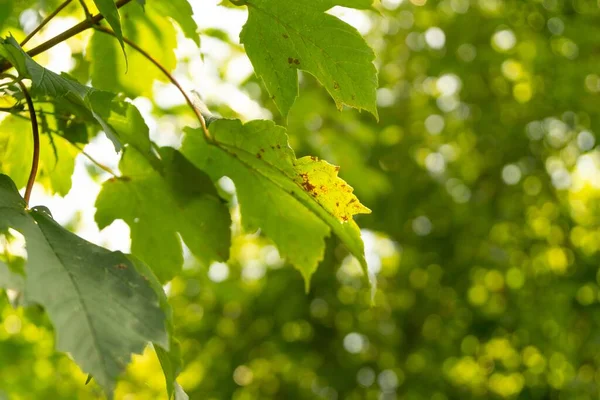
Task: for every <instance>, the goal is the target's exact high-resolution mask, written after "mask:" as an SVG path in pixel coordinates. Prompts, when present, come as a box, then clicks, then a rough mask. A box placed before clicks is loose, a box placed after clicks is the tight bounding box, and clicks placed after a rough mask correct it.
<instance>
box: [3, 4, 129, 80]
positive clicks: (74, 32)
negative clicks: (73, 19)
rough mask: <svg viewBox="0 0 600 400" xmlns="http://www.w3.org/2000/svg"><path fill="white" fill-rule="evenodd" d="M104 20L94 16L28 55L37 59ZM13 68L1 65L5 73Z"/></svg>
mask: <svg viewBox="0 0 600 400" xmlns="http://www.w3.org/2000/svg"><path fill="white" fill-rule="evenodd" d="M131 1H132V0H119V1H117V2H116V3H115V5H116V6H117V8H121V7H123V6H124V5H126V4H128V3H130V2H131ZM103 19H104V15H102V14H97V15H94V16H93V17H92V18H91V19H86V20H85V21H81V22H80V23H78V24H77V25H75V26H73V27H72V28H70V29H67V30H66V31H64V32H63V33H61V34H59V35H57V36H55V37H53V38H52V39H49V40H47V41H45V42H44V43H42V44H40V45H39V46H37V47H35V48H33V49H31V50H29V51H28V52H27V54H29V55H30V56H31V57H35V56H37V55H38V54H40V53H43V52H45V51H46V50H48V49H51V48H52V47H54V46H56V45H57V44H59V43H62V42H64V41H65V40H67V39H70V38H72V37H73V36H75V35H77V34H79V33H81V32H83V31H85V30H87V29H89V28H91V27H93V26H94V25H96V24H98V22H100V21H102V20H103ZM11 67H12V66H11V65H10V63H9V62H8V61H4V62H3V63H1V64H0V72H4V71H6V70H8V69H10V68H11Z"/></svg>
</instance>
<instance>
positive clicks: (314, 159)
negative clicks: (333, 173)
mask: <svg viewBox="0 0 600 400" xmlns="http://www.w3.org/2000/svg"><path fill="white" fill-rule="evenodd" d="M310 159H311V160H313V161H319V159H318V158H317V157H315V156H310Z"/></svg>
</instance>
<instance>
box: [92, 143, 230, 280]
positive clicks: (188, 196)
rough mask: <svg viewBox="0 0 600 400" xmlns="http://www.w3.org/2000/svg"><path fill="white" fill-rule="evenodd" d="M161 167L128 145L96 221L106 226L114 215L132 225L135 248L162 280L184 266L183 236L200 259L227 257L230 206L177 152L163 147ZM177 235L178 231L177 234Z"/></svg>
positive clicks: (104, 193) (99, 200)
mask: <svg viewBox="0 0 600 400" xmlns="http://www.w3.org/2000/svg"><path fill="white" fill-rule="evenodd" d="M161 153H162V155H163V164H164V166H163V171H161V172H159V171H157V170H156V169H155V168H153V167H152V166H151V165H150V164H149V163H148V162H147V161H146V160H145V159H144V158H143V157H142V156H141V155H140V154H139V153H138V152H137V151H135V150H134V149H129V148H128V149H126V151H125V152H124V154H123V158H122V159H121V162H120V165H119V169H120V171H121V172H122V173H123V177H122V178H120V179H115V178H113V179H109V180H108V181H106V182H105V183H104V185H103V187H102V191H101V192H100V194H99V195H98V198H97V200H96V208H97V211H96V222H97V224H98V226H99V227H100V228H101V229H103V228H105V227H106V226H108V225H110V224H111V223H112V222H113V221H115V220H116V219H122V220H124V221H125V222H126V223H127V224H128V225H129V227H130V228H131V251H132V253H133V254H134V255H136V256H137V257H139V258H140V259H142V260H143V261H144V262H146V263H147V264H148V265H149V266H150V267H151V268H152V270H153V271H154V273H155V274H156V275H157V276H158V278H159V280H160V281H161V282H166V281H168V280H170V279H172V278H173V277H174V276H175V275H177V274H178V273H179V272H180V271H181V267H182V265H183V255H182V247H181V242H180V239H179V235H181V237H182V238H183V241H184V242H185V243H186V245H187V246H188V247H189V248H190V250H191V251H192V253H193V254H194V255H196V256H197V257H198V258H199V259H200V260H201V261H203V262H204V263H206V264H208V263H209V262H210V261H213V260H217V261H225V260H227V258H228V257H229V245H230V233H229V226H230V224H231V221H230V216H229V210H228V209H227V207H226V206H225V205H224V204H223V203H222V201H221V200H220V199H219V197H218V196H217V192H216V189H215V188H214V185H213V183H212V181H211V180H210V178H208V177H207V176H206V175H205V174H204V173H202V172H201V171H199V170H198V169H197V168H195V167H194V166H193V165H192V164H191V163H189V161H187V160H186V159H185V158H184V157H183V156H182V155H181V154H180V153H179V152H176V151H175V150H173V149H162V150H161ZM178 233H179V235H178Z"/></svg>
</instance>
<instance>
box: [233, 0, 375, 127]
mask: <svg viewBox="0 0 600 400" xmlns="http://www.w3.org/2000/svg"><path fill="white" fill-rule="evenodd" d="M246 4H247V5H248V21H247V22H246V25H245V26H244V28H243V30H242V33H241V34H240V39H241V42H242V43H243V44H244V46H245V48H246V53H247V54H248V57H249V58H250V61H252V65H253V66H254V70H255V71H256V73H257V75H258V76H260V77H261V78H262V80H263V82H264V83H265V86H266V87H267V90H268V91H269V93H270V94H271V97H272V98H273V100H274V101H275V104H276V105H277V107H278V108H279V111H281V113H282V114H283V115H284V116H287V113H288V111H289V109H290V108H291V106H292V104H293V103H294V101H295V99H296V97H297V96H298V71H297V70H298V69H300V70H303V71H306V72H309V73H310V74H312V75H314V76H315V77H316V78H317V80H318V81H319V82H320V83H321V84H322V85H323V86H324V87H325V89H327V91H328V92H329V94H330V95H331V97H333V99H334V100H335V103H336V105H337V107H338V108H339V109H341V108H342V106H343V105H347V106H351V107H354V108H357V109H359V110H360V109H363V110H367V111H369V112H370V113H371V114H373V115H375V116H376V117H377V104H376V90H377V85H378V84H377V71H376V69H375V66H374V65H373V60H374V59H375V55H374V53H373V51H372V50H371V48H370V47H369V46H368V45H367V43H366V42H365V40H364V39H363V38H362V36H361V35H360V34H359V33H358V31H357V30H356V29H354V28H353V27H352V26H350V25H348V24H346V23H345V22H342V21H341V20H340V19H338V18H336V17H334V16H332V15H329V14H326V13H325V11H327V10H328V9H329V8H331V7H333V6H335V5H342V6H347V7H355V8H368V7H369V6H370V2H368V1H366V0H341V1H339V0H338V1H334V0H299V1H278V0H248V1H247V2H246Z"/></svg>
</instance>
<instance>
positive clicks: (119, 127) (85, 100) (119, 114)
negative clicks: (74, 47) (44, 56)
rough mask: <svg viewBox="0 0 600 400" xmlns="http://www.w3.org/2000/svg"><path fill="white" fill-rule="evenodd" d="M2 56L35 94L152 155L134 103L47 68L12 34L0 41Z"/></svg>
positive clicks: (117, 145) (118, 141)
mask: <svg viewBox="0 0 600 400" xmlns="http://www.w3.org/2000/svg"><path fill="white" fill-rule="evenodd" d="M0 56H2V57H4V58H6V59H7V60H8V61H9V62H10V63H11V64H12V65H13V66H14V67H15V68H16V69H17V71H18V72H19V75H20V76H21V77H23V78H27V79H31V81H32V83H33V85H32V89H33V94H34V95H43V96H48V97H50V98H53V99H60V101H62V102H63V106H68V108H69V110H70V111H71V112H73V113H75V114H77V115H80V116H82V118H84V119H87V120H95V121H96V122H97V123H98V124H99V125H100V126H101V127H102V129H103V130H104V132H106V134H107V136H108V137H109V138H110V139H111V140H112V142H113V144H114V145H115V148H116V149H120V148H121V146H122V145H123V144H125V143H131V144H132V145H133V146H135V147H136V148H138V150H140V151H141V152H142V153H143V154H144V155H145V156H146V157H148V158H153V155H152V150H151V145H150V139H149V138H148V130H147V127H145V123H144V122H143V119H142V118H141V116H140V115H139V112H138V111H137V110H136V109H135V107H134V106H133V105H131V104H129V103H125V102H124V101H122V100H121V99H119V98H118V97H117V96H115V95H114V94H112V93H109V92H105V91H101V90H96V89H94V88H91V87H88V86H85V85H82V84H80V83H79V82H77V81H75V80H73V79H72V78H70V77H69V76H68V75H65V74H63V75H57V74H55V73H54V72H52V71H50V70H47V69H46V68H44V67H42V66H41V65H39V64H38V63H36V62H35V61H34V60H33V59H32V58H31V57H30V56H29V55H27V53H25V52H24V51H23V49H22V48H21V47H20V46H19V44H18V43H17V42H16V41H15V39H14V38H13V37H9V38H7V39H2V40H0ZM140 128H141V129H140Z"/></svg>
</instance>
